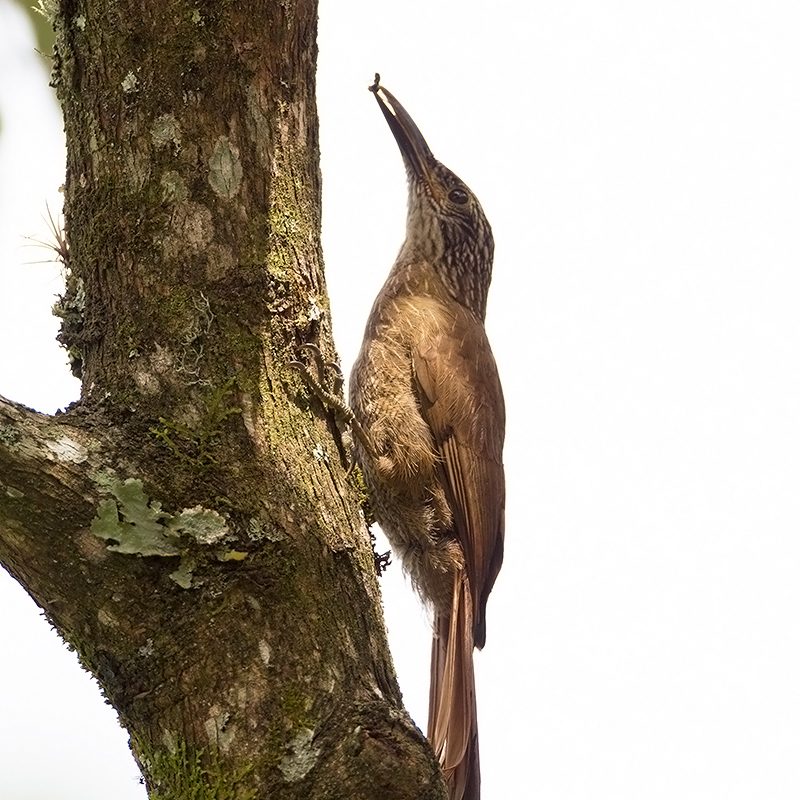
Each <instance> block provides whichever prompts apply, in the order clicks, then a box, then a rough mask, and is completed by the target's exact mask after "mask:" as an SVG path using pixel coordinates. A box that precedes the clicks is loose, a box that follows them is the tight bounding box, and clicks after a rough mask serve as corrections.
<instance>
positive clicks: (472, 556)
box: [414, 309, 505, 647]
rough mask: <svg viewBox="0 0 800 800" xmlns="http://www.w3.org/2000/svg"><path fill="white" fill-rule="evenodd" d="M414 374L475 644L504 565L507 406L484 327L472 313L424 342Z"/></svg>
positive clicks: (457, 318)
mask: <svg viewBox="0 0 800 800" xmlns="http://www.w3.org/2000/svg"><path fill="white" fill-rule="evenodd" d="M414 374H415V379H416V383H417V391H418V394H419V397H420V406H421V410H422V416H423V418H424V419H425V421H426V422H427V423H428V425H429V426H430V429H431V431H432V432H433V436H434V440H435V442H436V446H437V449H438V450H439V453H440V455H441V468H440V474H441V479H442V483H443V485H444V489H445V493H446V496H447V499H448V502H449V504H450V507H451V511H452V514H453V527H454V528H455V533H456V536H457V537H458V539H459V541H460V543H461V546H462V549H463V551H464V558H465V561H466V569H467V577H468V579H469V585H470V594H471V595H472V606H473V608H474V610H475V619H474V630H473V635H474V643H475V645H476V646H477V647H483V644H484V642H485V638H486V622H485V610H486V600H487V598H488V596H489V592H491V590H492V586H493V585H494V581H495V579H496V578H497V573H498V572H499V570H500V565H501V563H502V560H503V535H504V508H505V478H504V473H503V461H502V453H503V438H504V430H505V407H504V404H503V392H502V388H501V386H500V379H499V377H498V374H497V366H496V364H495V361H494V356H493V355H492V351H491V348H490V347H489V342H488V340H487V338H486V333H485V331H484V329H483V326H482V325H481V324H480V323H479V322H478V321H477V320H476V319H475V317H474V316H473V315H472V314H470V313H469V312H468V311H467V310H466V309H464V310H463V313H457V314H456V315H455V316H454V317H453V318H452V325H451V327H450V328H449V329H445V330H442V329H441V328H439V330H437V331H436V332H435V333H432V334H431V335H429V336H428V337H426V338H425V339H424V340H423V341H421V342H420V343H419V344H418V347H417V350H416V352H415V353H414Z"/></svg>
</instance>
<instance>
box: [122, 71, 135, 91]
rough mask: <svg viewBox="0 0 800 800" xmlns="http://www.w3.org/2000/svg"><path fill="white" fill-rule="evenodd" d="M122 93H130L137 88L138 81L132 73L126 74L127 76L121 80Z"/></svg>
mask: <svg viewBox="0 0 800 800" xmlns="http://www.w3.org/2000/svg"><path fill="white" fill-rule="evenodd" d="M121 86H122V91H123V92H125V93H126V94H129V93H130V92H135V91H137V90H138V88H139V79H138V78H137V77H136V75H135V74H134V73H133V72H128V74H127V75H126V76H125V77H124V78H123V79H122V84H121Z"/></svg>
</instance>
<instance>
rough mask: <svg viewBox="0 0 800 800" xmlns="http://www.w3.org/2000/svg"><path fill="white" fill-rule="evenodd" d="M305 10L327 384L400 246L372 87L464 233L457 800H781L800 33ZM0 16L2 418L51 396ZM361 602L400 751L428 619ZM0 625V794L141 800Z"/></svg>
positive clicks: (799, 715) (50, 401)
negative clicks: (487, 507)
mask: <svg viewBox="0 0 800 800" xmlns="http://www.w3.org/2000/svg"><path fill="white" fill-rule="evenodd" d="M322 5H323V7H322V12H321V13H322V16H321V24H320V70H319V78H318V93H319V109H320V117H321V122H322V131H321V144H322V157H323V161H322V168H323V180H324V187H325V198H324V202H325V206H324V217H323V223H324V246H325V258H326V266H327V275H328V283H329V288H330V293H331V298H332V303H333V313H334V326H335V331H336V339H337V345H338V347H339V351H340V353H341V356H342V360H343V365H344V367H345V370H346V371H347V370H349V367H350V364H351V363H352V360H353V359H354V357H355V355H356V352H357V350H358V346H359V343H360V339H361V335H362V331H363V325H364V322H365V320H366V317H367V314H368V312H369V307H370V305H371V303H372V300H373V298H374V296H375V294H376V293H377V291H378V289H379V288H380V285H381V283H382V282H383V280H384V278H385V276H386V274H387V272H388V270H389V268H390V266H391V264H392V262H393V260H394V257H395V255H396V253H397V250H398V249H399V246H400V243H401V241H402V238H403V231H404V222H405V197H406V190H405V176H404V172H403V167H402V162H401V160H400V156H399V153H398V151H397V147H396V145H395V143H394V140H393V138H392V136H391V133H390V132H389V130H388V127H387V126H386V124H385V122H384V120H383V117H382V115H381V114H380V112H379V110H378V108H377V106H376V104H375V101H374V99H373V98H372V96H371V95H369V94H368V92H367V91H366V88H367V85H368V84H369V83H370V81H371V79H372V75H373V73H374V72H375V70H376V69H377V70H378V71H380V72H381V75H382V77H383V82H384V84H385V85H386V86H387V87H388V88H389V89H390V90H391V91H392V92H393V93H394V94H395V95H396V96H397V97H398V98H399V99H400V101H401V102H402V103H403V104H404V105H405V106H406V108H407V109H408V110H409V112H410V113H411V114H412V116H413V117H414V119H415V120H416V121H417V123H418V124H419V126H420V128H421V129H422V131H423V133H424V134H425V136H426V138H427V140H428V143H429V144H430V146H431V148H432V150H433V152H434V153H435V154H436V155H437V157H439V158H440V159H441V160H442V161H443V162H444V163H445V164H447V165H448V166H449V167H451V168H452V169H454V170H455V171H456V172H457V173H458V174H459V175H460V176H461V177H462V178H463V179H464V180H465V181H466V182H467V183H468V184H469V185H470V186H471V188H472V189H473V190H475V192H476V193H477V195H478V196H479V198H480V199H481V202H482V204H483V206H484V209H485V210H486V213H487V216H488V217H489V220H490V222H491V223H492V225H493V228H494V232H495V239H496V242H497V252H496V259H495V273H494V275H495V277H494V282H493V285H492V290H491V292H490V295H489V313H488V329H489V334H490V338H491V340H492V344H493V348H494V351H495V355H496V357H497V360H498V363H499V366H500V370H501V376H502V378H503V381H504V386H505V391H506V402H507V407H508V434H507V445H506V470H507V475H508V512H507V549H506V562H505V566H504V568H503V571H502V572H501V574H500V578H499V580H498V583H497V586H496V588H495V591H494V593H493V595H492V598H491V600H490V602H489V617H488V641H487V646H486V649H485V651H484V652H483V653H480V654H478V656H477V658H476V660H477V670H478V703H479V709H480V725H481V751H482V763H483V783H484V797H485V800H499V799H500V798H511V797H520V798H526V797H531V798H542V799H543V800H587V799H594V798H598V799H601V800H604V799H605V798H614V800H629V799H630V800H634V798H635V800H641V798H648V800H660V799H661V798H664V800H667V798H669V800H674V798H681V800H701V799H702V800H712V799H713V800H716V799H717V798H719V799H720V800H722V799H723V798H724V800H744V799H745V798H747V799H748V800H750V799H752V800H763V798H770V799H771V800H783V799H784V798H786V800H789V798H791V799H792V800H795V799H796V798H797V797H798V796H799V795H800V760H799V759H798V752H800V677H799V676H800V634H799V633H798V629H799V626H800V619H799V618H800V580H799V576H800V524H799V523H800V508H799V507H798V506H800V502H799V501H798V498H799V497H800V490H799V489H800V379H799V377H798V349H799V346H800V265H799V264H798V261H799V259H798V257H799V256H800V236H799V235H798V221H799V215H800V156H799V155H798V153H799V152H800V88H798V87H799V84H798V76H800V6H797V5H796V4H792V3H787V2H768V1H765V0H760V1H759V2H754V1H749V2H737V1H736V0H728V1H727V2H707V1H705V0H694V2H673V3H670V4H655V3H639V2H633V1H632V0H629V1H628V2H605V3H602V4H600V3H588V2H576V1H575V0H564V1H563V2H559V3H547V4H545V3H537V4H527V5H526V4H521V3H511V2H507V1H506V0H501V1H498V2H494V3H492V4H487V3H474V2H461V3H459V4H455V3H443V2H431V1H430V0H428V2H423V0H404V1H403V2H402V3H399V2H398V3H391V4H389V3H384V4H381V5H380V7H379V11H376V10H375V9H376V8H378V6H376V5H375V4H374V3H367V2H355V0H351V2H342V1H340V2H337V3H333V2H326V0H323V3H322ZM14 12H16V9H15V8H13V7H9V5H8V2H7V0H0V105H1V106H2V111H1V113H2V125H3V127H2V131H1V132H0V394H2V395H4V396H6V397H9V398H10V399H13V400H17V401H21V402H25V403H27V404H29V405H32V406H34V407H36V408H38V409H39V410H43V411H54V410H55V409H56V408H57V407H59V406H64V405H66V404H67V403H68V402H69V401H71V400H72V399H74V398H75V397H76V396H77V386H76V384H75V382H74V381H73V380H72V379H71V378H70V376H69V372H68V370H67V367H66V361H65V358H64V355H63V353H62V351H60V350H59V349H58V347H57V346H56V344H55V342H54V341H53V337H54V335H55V332H56V330H57V321H56V320H54V319H53V318H51V316H50V313H49V309H50V306H51V305H52V302H53V300H54V295H55V294H56V293H57V291H58V289H59V284H58V281H57V279H56V277H55V275H57V270H55V271H54V270H53V269H52V268H50V267H47V266H41V265H37V266H34V265H28V264H25V262H27V261H33V260H36V259H37V258H42V257H44V258H46V257H47V254H46V253H45V252H44V251H36V250H31V249H29V248H26V247H22V246H21V245H22V244H23V243H24V242H23V241H22V240H21V238H20V237H21V236H22V235H25V234H28V235H30V234H34V235H37V236H39V237H44V236H45V235H46V229H45V227H44V224H43V223H42V219H41V217H42V215H43V214H44V213H45V205H44V204H45V199H48V198H50V203H51V207H53V204H54V202H56V201H57V200H56V199H57V197H58V195H57V192H56V189H57V187H58V186H59V185H60V183H61V182H62V181H63V150H61V149H60V148H62V146H63V145H62V144H60V139H59V130H60V122H59V121H58V117H57V114H55V112H54V110H53V109H46V108H43V109H41V110H40V109H39V108H38V106H37V105H36V103H35V101H34V98H35V97H36V96H37V93H41V92H42V91H43V89H41V88H39V89H37V88H36V85H38V86H39V87H43V86H44V84H45V74H44V72H43V71H42V70H40V72H39V73H38V74H36V73H34V72H30V73H29V72H26V71H24V70H26V69H29V70H33V69H34V66H33V65H34V64H35V62H36V60H37V59H38V57H36V56H35V54H33V53H32V47H33V43H32V40H30V41H27V40H25V39H24V38H23V34H22V33H21V32H19V31H18V30H17V28H12V27H11V25H12V23H11V19H12V17H15V18H16V16H18V14H16V13H14ZM17 24H18V23H17ZM12 57H13V58H17V59H19V60H17V61H15V62H12V61H11V59H12ZM23 62H24V63H23ZM28 65H31V66H28ZM36 82H38V84H36ZM15 90H16V91H15ZM51 154H52V159H50V158H49V156H50V155H51ZM48 162H50V163H48ZM53 198H56V199H53ZM383 587H384V593H385V602H386V606H387V618H388V622H389V625H390V635H391V640H392V648H393V652H394V656H395V660H396V665H397V668H398V672H399V675H400V681H401V685H402V688H403V691H404V693H405V696H406V700H407V704H408V707H409V710H410V711H411V713H412V715H413V716H415V718H416V719H417V720H418V722H419V723H420V724H421V725H423V726H424V722H425V714H426V710H427V680H428V663H427V662H428V655H429V633H428V630H427V622H426V619H425V616H424V613H423V612H422V611H420V609H419V607H418V605H416V602H415V600H414V598H413V596H412V595H411V592H410V589H408V588H407V587H406V586H405V585H404V581H403V579H402V577H401V574H400V571H399V569H398V568H397V566H395V567H393V568H392V569H391V570H390V573H389V576H388V577H387V578H386V579H384V582H383ZM0 604H1V606H0V608H2V613H0V776H2V777H1V778H0V782H2V792H1V793H2V795H3V797H4V798H5V797H8V798H10V799H11V800H34V799H35V800H55V799H56V798H57V799H58V800H73V798H75V800H78V798H80V800H106V798H108V797H114V798H118V799H119V800H129V798H130V800H138V799H141V798H143V797H144V792H143V790H142V788H141V787H139V786H138V785H137V783H136V777H135V776H136V770H135V766H134V765H133V762H132V760H130V758H129V756H126V754H125V744H124V743H125V740H126V736H125V734H124V732H122V731H121V730H120V729H119V727H118V726H117V725H116V722H115V718H114V714H113V712H111V711H110V709H109V708H108V707H106V706H103V704H102V702H101V700H100V696H99V692H97V691H96V689H94V688H93V687H92V685H91V683H90V682H89V681H88V679H86V678H85V676H84V675H83V674H82V673H81V672H80V670H79V669H78V668H77V667H76V666H75V667H73V666H72V665H73V664H74V661H75V659H74V656H73V655H72V654H70V653H67V652H66V651H65V648H63V646H62V645H60V643H59V641H58V640H57V638H56V637H55V636H54V635H53V634H51V633H49V631H48V629H47V625H46V624H44V623H43V622H42V621H41V620H38V619H37V611H36V609H35V607H34V606H33V605H32V604H31V603H30V601H27V600H26V598H25V595H24V594H23V593H22V592H21V591H20V590H19V589H18V587H16V584H14V583H13V581H11V580H10V579H8V578H7V577H6V578H5V579H4V580H0Z"/></svg>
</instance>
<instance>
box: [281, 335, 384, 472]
mask: <svg viewBox="0 0 800 800" xmlns="http://www.w3.org/2000/svg"><path fill="white" fill-rule="evenodd" d="M302 348H303V349H304V350H308V351H309V353H311V358H312V361H313V364H314V371H315V372H316V375H312V374H311V371H310V370H309V368H308V367H307V366H306V365H305V364H303V363H302V362H301V361H290V362H289V366H290V367H294V369H296V370H297V371H298V372H299V373H300V375H301V376H302V378H303V380H304V381H305V383H306V385H307V386H308V388H309V389H310V390H311V391H312V393H313V394H314V395H315V396H316V397H317V399H318V400H319V401H320V402H321V403H322V404H323V405H324V406H325V407H326V408H328V409H330V410H331V411H333V413H334V414H335V415H336V419H337V420H338V421H339V422H340V423H342V425H343V427H346V426H349V427H350V429H351V430H352V431H353V434H354V435H355V436H357V437H358V438H359V441H361V443H362V445H364V447H367V448H369V442H368V439H367V436H366V434H365V433H364V429H363V428H362V427H361V425H360V424H359V422H358V420H357V419H356V418H355V415H354V414H353V410H352V409H351V408H350V406H348V405H347V403H345V401H344V399H343V398H342V386H343V385H344V375H342V369H341V367H340V366H339V365H338V364H337V363H336V362H335V361H326V360H325V358H324V357H323V355H322V353H321V351H320V349H319V347H317V346H316V345H315V344H304V345H302ZM328 371H330V372H332V373H333V381H332V383H331V387H330V390H329V389H326V388H325V385H326V383H327V379H326V372H328ZM354 466H355V462H354V461H353V460H352V459H351V463H350V466H349V468H348V470H347V474H348V475H349V474H350V473H351V472H352V470H353V467H354Z"/></svg>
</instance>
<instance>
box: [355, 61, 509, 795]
mask: <svg viewBox="0 0 800 800" xmlns="http://www.w3.org/2000/svg"><path fill="white" fill-rule="evenodd" d="M369 89H370V91H371V92H372V93H373V94H374V96H375V98H376V100H377V102H378V105H379V106H380V109H381V111H382V112H383V116H384V117H385V118H386V122H387V123H388V125H389V128H390V129H391V132H392V134H393V135H394V138H395V140H396V142H397V145H398V147H399V149H400V153H401V155H402V158H403V161H404V164H405V168H406V172H407V176H408V215H407V220H406V237H405V241H404V243H403V245H402V247H401V248H400V253H399V255H398V256H397V259H396V261H395V263H394V266H393V267H392V268H391V271H390V272H389V276H388V278H387V279H386V282H385V283H384V285H383V288H382V289H381V290H380V292H379V293H378V296H377V298H376V299H375V302H374V304H373V306H372V310H371V312H370V314H369V318H368V320H367V323H366V328H365V332H364V339H363V343H362V345H361V349H360V352H359V354H358V357H357V359H356V361H355V362H354V365H353V368H352V373H351V375H350V381H349V401H348V406H349V409H350V412H351V414H352V417H353V419H354V426H355V427H354V432H355V433H356V434H357V435H356V436H354V437H353V444H354V455H355V460H356V462H357V463H358V465H359V467H360V469H361V471H362V474H363V477H364V482H365V484H366V487H367V490H368V494H369V499H370V505H371V507H372V510H373V513H374V516H375V518H376V520H377V522H378V523H379V525H380V526H381V529H382V530H383V531H384V533H385V534H386V537H387V539H388V540H389V542H390V544H391V545H392V549H393V551H394V552H395V553H396V554H397V555H398V556H399V558H400V560H401V562H402V564H403V568H404V571H405V573H406V574H407V575H408V577H409V578H410V582H411V584H412V585H413V587H414V588H415V589H416V590H417V592H418V594H419V595H420V596H421V598H422V600H423V601H424V602H425V603H426V604H427V605H428V607H429V608H430V609H431V615H432V627H433V643H432V647H431V683H430V694H429V709H428V740H429V741H430V743H431V745H432V746H433V749H434V752H435V753H436V755H437V757H438V758H439V762H440V766H441V768H442V771H443V773H444V776H445V778H446V780H447V783H448V789H449V796H450V798H451V800H479V798H480V763H479V751H478V720H477V705H476V700H475V677H474V670H473V650H474V648H475V647H477V648H479V649H481V648H483V646H484V644H485V642H486V603H487V600H488V597H489V593H490V592H491V591H492V587H493V586H494V583H495V579H496V578H497V575H498V573H499V571H500V567H501V564H502V561H503V544H504V535H505V473H504V468H503V442H504V437H505V405H504V400H503V390H502V387H501V384H500V377H499V375H498V370H497V365H496V363H495V359H494V355H493V354H492V349H491V347H490V345H489V340H488V338H487V335H486V330H485V327H484V321H485V317H486V302H487V296H488V291H489V284H490V283H491V278H492V265H493V258H494V239H493V236H492V229H491V226H490V225H489V222H488V221H487V219H486V215H485V214H484V212H483V209H482V208H481V204H480V203H479V202H478V198H477V197H476V196H475V194H474V193H473V192H472V191H471V190H470V189H469V187H468V186H467V185H466V184H465V183H464V182H463V181H462V180H461V179H460V178H459V177H458V176H457V175H456V174H455V173H454V172H452V171H451V170H450V169H448V168H447V167H446V166H444V164H442V163H440V162H439V161H437V160H436V158H434V156H433V153H432V152H431V150H430V148H429V147H428V145H427V143H426V141H425V139H424V137H423V135H422V133H421V132H420V130H419V128H418V127H417V125H416V124H415V123H414V121H413V119H412V118H411V116H410V115H409V114H408V112H407V111H406V110H405V109H404V108H403V106H402V105H401V104H400V103H399V102H398V100H397V99H396V98H395V97H394V96H393V95H392V94H391V92H389V91H388V90H387V89H385V88H384V87H383V86H381V84H380V75H378V74H376V75H375V82H374V84H373V85H372V86H370V87H369Z"/></svg>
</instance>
